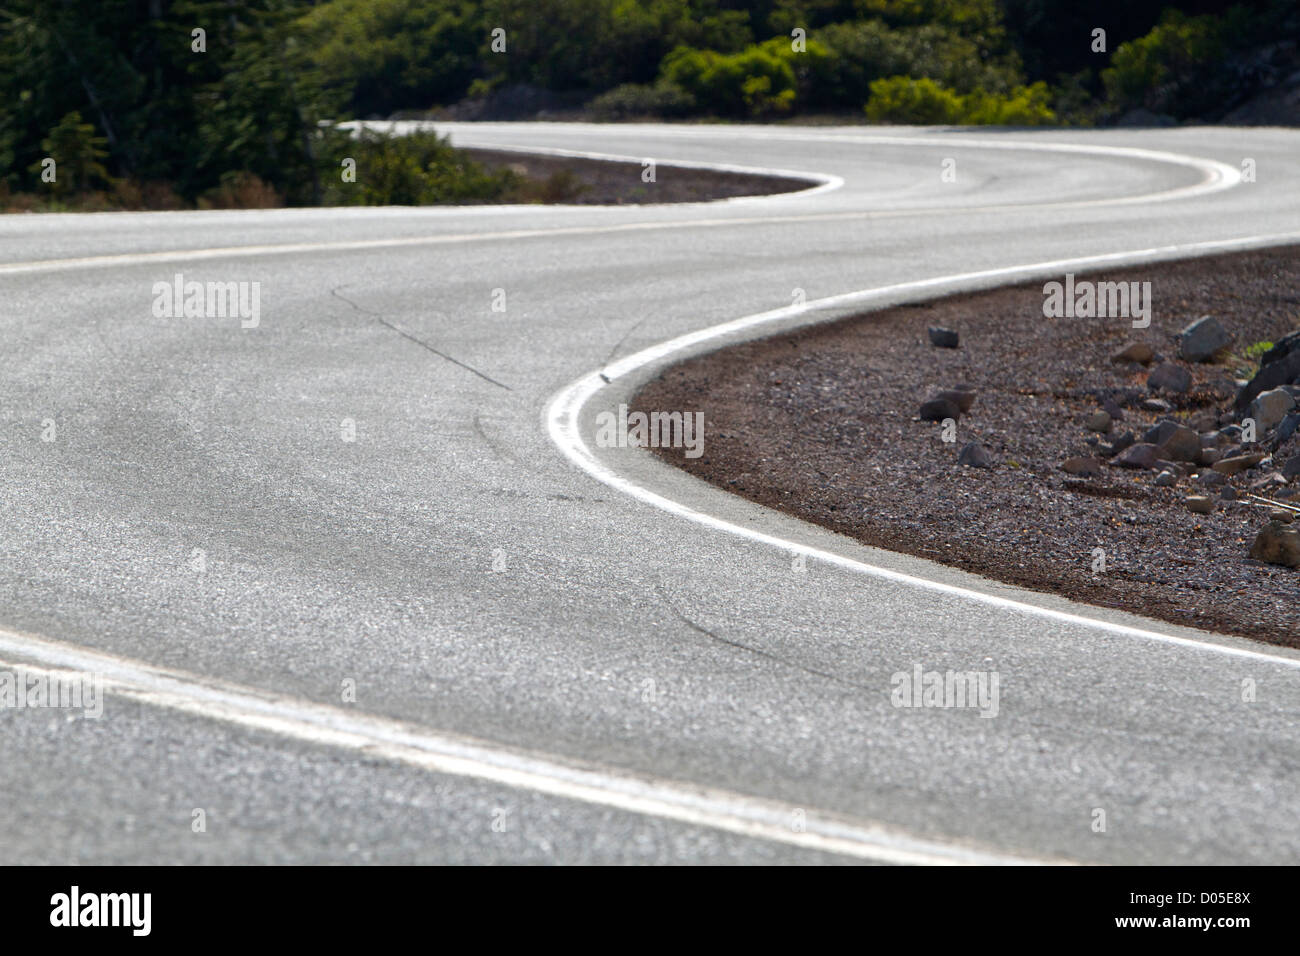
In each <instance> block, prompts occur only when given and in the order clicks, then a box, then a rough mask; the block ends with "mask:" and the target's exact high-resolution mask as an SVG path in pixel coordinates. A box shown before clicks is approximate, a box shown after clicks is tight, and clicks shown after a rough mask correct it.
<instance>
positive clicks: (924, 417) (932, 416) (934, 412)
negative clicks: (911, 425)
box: [921, 398, 961, 422]
mask: <svg viewBox="0 0 1300 956" xmlns="http://www.w3.org/2000/svg"><path fill="white" fill-rule="evenodd" d="M945 418H951V419H952V420H953V421H956V420H957V419H959V418H961V409H960V408H958V407H957V405H956V403H955V402H952V401H950V400H948V399H946V398H932V399H930V400H929V401H928V402H926V403H925V404H923V405H922V406H921V421H923V422H941V421H943V420H944V419H945Z"/></svg>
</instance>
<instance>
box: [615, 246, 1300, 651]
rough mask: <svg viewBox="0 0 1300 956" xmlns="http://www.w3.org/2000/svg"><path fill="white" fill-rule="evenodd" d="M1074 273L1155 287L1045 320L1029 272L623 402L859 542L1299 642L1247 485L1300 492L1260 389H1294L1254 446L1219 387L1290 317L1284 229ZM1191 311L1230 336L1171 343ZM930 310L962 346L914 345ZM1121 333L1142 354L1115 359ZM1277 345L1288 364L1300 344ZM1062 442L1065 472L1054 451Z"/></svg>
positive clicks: (696, 370)
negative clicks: (1111, 310) (688, 431)
mask: <svg viewBox="0 0 1300 956" xmlns="http://www.w3.org/2000/svg"><path fill="white" fill-rule="evenodd" d="M1064 278H1065V277H1064V276H1062V277H1060V279H1061V280H1062V281H1063V280H1064ZM1075 280H1076V282H1078V281H1080V280H1090V281H1096V282H1102V281H1123V282H1139V283H1142V282H1150V283H1151V287H1150V301H1151V303H1152V306H1153V307H1152V311H1151V317H1150V318H1151V321H1150V326H1149V328H1145V329H1140V328H1134V327H1133V325H1132V321H1131V320H1130V319H1129V318H1123V317H1111V318H1091V317H1090V318H1080V317H1060V318H1047V317H1045V316H1044V300H1045V298H1046V296H1045V293H1044V286H1043V283H1041V282H1036V283H1029V284H1024V285H1019V286H1014V287H1008V288H1002V289H997V290H992V291H988V292H981V293H976V294H969V295H959V296H953V297H949V298H945V299H941V300H938V301H934V302H929V303H924V304H919V305H912V306H902V307H898V308H892V309H888V310H884V311H880V312H874V313H868V314H865V315H859V316H853V317H850V318H847V319H843V320H840V321H837V322H834V323H830V324H827V325H824V326H819V327H816V328H810V329H805V330H802V331H799V332H796V333H792V334H786V335H780V336H776V337H772V338H767V339H763V340H760V341H755V342H751V343H746V344H744V345H741V346H737V347H733V348H729V349H725V350H723V351H720V352H715V353H713V354H710V355H705V356H701V357H698V358H695V359H691V360H688V361H686V362H683V363H681V364H679V365H676V366H674V367H672V368H670V369H669V370H667V371H666V372H665V373H664V374H663V375H662V376H660V377H659V378H657V379H656V380H654V381H652V382H650V383H648V384H647V385H646V386H645V387H644V388H643V389H642V390H641V392H640V393H639V394H638V396H637V397H636V399H635V402H634V403H633V408H634V410H640V411H643V412H646V413H651V412H655V411H702V412H703V413H704V416H705V418H704V421H705V432H704V434H705V440H704V444H703V454H702V455H700V456H699V457H696V458H688V457H686V456H685V455H684V453H683V450H682V449H680V448H677V449H674V448H660V449H656V450H655V453H656V454H659V455H660V456H661V457H663V458H664V459H665V460H666V461H669V462H671V463H672V464H674V465H676V466H678V467H681V468H684V469H685V470H687V471H689V472H691V473H692V474H694V475H696V476H697V477H700V478H702V479H704V480H706V481H709V482H711V483H713V484H715V485H718V486H720V487H722V488H724V489H726V490H728V491H731V492H733V493H735V494H739V495H742V496H744V497H746V498H748V499H750V500H752V501H755V502H758V503H759V504H762V505H765V506H768V507H772V508H776V509H778V510H781V511H784V512H786V513H789V514H792V515H795V516H797V517H799V518H802V519H804V520H807V521H811V522H813V523H814V524H818V525H821V526H823V527H826V528H829V529H831V530H834V531H837V532H840V533H842V534H846V535H848V536H850V537H853V538H856V539H857V540H860V541H863V542H865V543H867V544H870V545H874V546H877V547H882V548H886V549H889V550H893V551H899V552H904V553H907V554H913V555H917V556H920V557H925V558H929V559H931V560H935V561H940V562H942V563H944V564H948V565H952V566H955V567H959V568H962V569H964V570H967V571H972V572H975V573H978V574H981V575H984V576H986V577H989V578H993V579H996V580H999V581H1003V582H1007V583H1010V584H1015V585H1019V586H1022V587H1027V588H1031V589H1035V590H1040V591H1049V592H1054V593H1057V594H1062V595H1065V596H1067V597H1070V598H1073V599H1076V600H1079V601H1083V602H1087V603H1090V604H1094V605H1098V606H1103V607H1114V608H1123V609H1126V610H1130V611H1134V612H1137V613H1140V614H1144V615H1147V616H1150V617H1155V618H1160V619H1163V620H1166V621H1171V622H1174V623H1177V624H1181V625H1187V626H1192V627H1199V628H1204V629H1207V630H1213V631H1219V632H1224V633H1230V634H1238V635H1243V636H1247V637H1251V638H1255V639H1257V640H1260V641H1264V642H1268V643H1273V644H1279V645H1284V646H1288V647H1300V567H1294V566H1290V565H1289V564H1288V563H1276V562H1277V561H1278V560H1279V558H1278V554H1277V548H1276V547H1274V549H1273V552H1272V553H1271V554H1269V555H1266V554H1265V552H1264V551H1263V550H1261V549H1260V546H1259V544H1258V543H1257V539H1258V538H1259V537H1260V534H1261V531H1262V530H1265V529H1270V531H1269V533H1270V535H1271V537H1270V542H1272V543H1273V544H1274V545H1276V542H1277V541H1279V540H1280V541H1282V542H1283V543H1284V544H1286V543H1287V542H1293V541H1300V534H1297V532H1296V531H1295V529H1300V515H1297V516H1296V520H1295V522H1294V523H1290V522H1286V521H1283V520H1281V518H1282V516H1281V515H1280V514H1279V512H1280V511H1281V510H1283V509H1279V508H1277V507H1275V506H1271V505H1265V504H1261V503H1258V502H1253V501H1252V500H1251V499H1250V498H1248V497H1247V496H1248V495H1259V496H1261V497H1265V498H1269V499H1271V500H1273V501H1277V502H1283V503H1290V504H1292V505H1300V474H1298V473H1297V472H1300V432H1295V431H1292V433H1291V434H1289V435H1287V431H1288V430H1294V429H1295V428H1296V424H1297V421H1300V398H1297V396H1300V388H1296V387H1295V386H1294V385H1288V386H1286V388H1285V389H1278V390H1277V391H1279V392H1286V389H1290V392H1287V393H1286V394H1282V395H1280V396H1278V397H1279V398H1280V401H1282V402H1283V403H1286V402H1288V401H1289V399H1288V395H1290V396H1291V398H1294V399H1295V402H1294V403H1293V404H1294V407H1292V408H1291V409H1290V411H1289V413H1288V412H1283V415H1282V418H1281V420H1280V421H1278V422H1277V423H1276V424H1272V425H1269V426H1267V427H1265V426H1264V423H1263V422H1262V421H1261V427H1260V428H1258V429H1257V433H1256V435H1255V436H1254V437H1255V438H1256V441H1254V442H1250V441H1248V440H1246V439H1248V438H1249V437H1251V436H1250V433H1249V432H1246V433H1242V432H1241V431H1240V425H1241V424H1242V420H1243V418H1246V417H1249V415H1250V414H1251V413H1252V412H1253V411H1258V410H1259V406H1250V405H1247V404H1244V403H1243V404H1237V403H1236V401H1235V400H1237V399H1238V398H1239V396H1240V389H1241V383H1242V382H1245V381H1248V380H1250V379H1251V378H1252V376H1254V375H1255V374H1256V372H1257V370H1258V369H1259V359H1260V355H1261V354H1263V355H1264V358H1265V361H1268V362H1273V363H1275V360H1276V357H1277V353H1276V351H1275V352H1274V353H1273V356H1272V357H1270V356H1269V355H1267V354H1266V353H1265V350H1264V349H1263V348H1262V347H1261V346H1257V345H1256V344H1257V343H1260V342H1265V341H1267V342H1274V343H1276V342H1279V340H1281V339H1282V338H1283V337H1284V336H1286V335H1287V334H1288V333H1291V332H1293V331H1295V330H1296V329H1298V328H1300V246H1291V247H1284V248H1279V249H1271V250H1265V251H1258V252H1249V253H1241V254H1233V255H1224V256H1216V257H1212V258H1202V259H1195V260H1188V261H1184V262H1178V263H1166V264H1160V265H1154V266H1143V267H1140V268H1132V269H1126V270H1112V271H1108V272H1105V273H1091V274H1087V275H1084V274H1080V275H1078V276H1076V277H1075ZM1206 315H1209V316H1212V317H1213V319H1214V320H1215V321H1216V322H1217V323H1218V324H1219V325H1221V326H1222V328H1223V329H1224V330H1226V331H1227V333H1228V334H1229V335H1230V336H1231V341H1230V342H1229V343H1228V344H1227V345H1226V346H1225V347H1223V348H1220V349H1218V350H1217V351H1215V352H1214V353H1213V354H1212V355H1211V356H1209V357H1207V358H1205V359H1203V360H1199V361H1193V360H1190V358H1185V357H1182V355H1181V352H1182V351H1183V350H1189V351H1190V346H1191V344H1192V343H1191V342H1190V340H1188V341H1184V340H1180V339H1179V338H1178V335H1179V333H1180V330H1183V329H1185V328H1186V327H1187V326H1189V325H1190V324H1192V323H1195V322H1196V321H1197V320H1198V319H1199V318H1201V317H1203V316H1206ZM930 327H943V328H948V329H951V330H954V331H956V332H957V333H958V334H959V345H958V347H957V348H945V347H937V346H935V345H934V344H932V341H931V338H930V336H929V334H928V329H929V328H930ZM1202 331H1204V329H1202ZM1134 344H1138V345H1142V344H1145V345H1148V346H1150V349H1151V351H1152V352H1153V353H1154V357H1153V358H1151V359H1150V360H1149V361H1148V362H1146V363H1145V364H1144V363H1143V362H1140V361H1115V360H1114V357H1115V356H1116V355H1117V353H1120V352H1121V351H1123V350H1125V349H1126V347H1128V346H1130V345H1134ZM1252 345H1256V348H1254V349H1253V350H1252V349H1251V348H1250V347H1251V346H1252ZM1141 351H1142V350H1141V349H1140V348H1139V349H1137V350H1136V352H1137V353H1141ZM1140 357H1141V356H1140ZM1287 362H1289V363H1292V365H1294V364H1296V363H1300V350H1297V352H1296V353H1295V354H1294V355H1292V356H1290V357H1289V358H1288V359H1287ZM1162 367H1163V371H1157V370H1160V369H1161V368H1162ZM1288 368H1291V365H1288ZM1153 373H1155V382H1149V381H1148V379H1150V378H1151V377H1152V376H1153ZM1184 373H1186V374H1184ZM1274 377H1275V378H1276V375H1274ZM1180 379H1181V380H1182V381H1180ZM1262 380H1263V376H1262V375H1261V381H1262ZM1287 380H1288V381H1291V382H1300V376H1297V377H1296V378H1291V377H1290V372H1288V373H1287ZM1160 381H1165V382H1167V383H1168V384H1167V386H1166V387H1161V388H1153V387H1152V386H1153V385H1154V384H1156V383H1157V382H1160ZM959 386H965V387H968V388H970V389H973V390H974V393H975V400H974V402H973V404H971V405H970V407H969V409H968V410H967V411H964V412H963V411H961V410H960V408H957V406H958V404H959V403H960V396H956V395H950V396H948V397H947V398H948V400H949V401H951V402H952V403H953V404H952V405H947V406H945V405H939V406H937V407H938V408H939V413H938V415H937V416H933V417H937V418H938V420H934V421H926V420H923V418H922V416H921V415H920V412H921V408H922V405H923V404H925V403H927V401H929V400H932V399H938V398H940V393H941V392H942V391H944V390H950V389H955V388H957V387H959ZM1180 386H1185V389H1184V390H1180V388H1179V387H1180ZM1292 393H1294V394H1292ZM1261 401H1263V400H1261ZM1162 405H1163V406H1164V407H1162ZM954 408H956V410H957V411H958V414H957V415H956V416H955V417H954V418H952V421H951V423H950V424H947V425H945V423H944V422H943V420H942V418H943V417H949V416H947V415H944V414H943V412H945V411H952V410H953V409H954ZM1103 409H1109V412H1108V413H1107V416H1106V417H1109V418H1110V419H1111V421H1110V422H1106V421H1105V419H1104V418H1103V417H1102V416H1099V415H1098V413H1099V412H1101V411H1102V410H1103ZM928 411H930V412H934V407H932V408H930V409H928ZM1112 413H1113V414H1112ZM1162 422H1163V423H1165V424H1163V425H1162V424H1161V423H1162ZM1103 426H1104V427H1103ZM1189 430H1190V433H1189ZM945 439H947V440H945ZM1130 443H1131V444H1130ZM1189 443H1190V445H1191V447H1187V446H1188V445H1189ZM1180 445H1181V446H1183V447H1181V448H1180V447H1179V446H1180ZM1196 445H1200V446H1201V447H1200V449H1197V448H1196V447H1195V446H1196ZM975 446H978V447H977V448H976V447H975ZM981 453H982V454H981ZM1070 459H1075V461H1074V462H1072V463H1071V468H1072V469H1073V470H1075V471H1076V473H1074V474H1071V473H1069V472H1067V471H1066V470H1063V468H1062V466H1063V465H1064V464H1065V463H1066V462H1067V460H1070ZM972 461H973V462H975V464H968V463H966V462H972ZM1189 499H1198V500H1196V501H1189ZM1193 509H1201V510H1199V511H1198V510H1193ZM1271 515H1276V516H1277V517H1276V518H1273V519H1271V517H1270V516H1271ZM1293 535H1294V537H1292V536H1293ZM1287 546H1289V545H1287ZM1252 550H1253V551H1254V553H1255V554H1256V557H1252V556H1251V554H1252ZM1284 550H1285V549H1284ZM1293 553H1294V552H1293ZM1284 558H1285V555H1284Z"/></svg>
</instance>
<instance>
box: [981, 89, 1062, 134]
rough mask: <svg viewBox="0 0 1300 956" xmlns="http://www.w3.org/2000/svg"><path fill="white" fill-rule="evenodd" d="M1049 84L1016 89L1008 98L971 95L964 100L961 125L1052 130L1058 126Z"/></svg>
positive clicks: (990, 95)
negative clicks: (1036, 127) (1044, 127)
mask: <svg viewBox="0 0 1300 956" xmlns="http://www.w3.org/2000/svg"><path fill="white" fill-rule="evenodd" d="M1051 96H1052V94H1051V91H1050V90H1048V88H1047V84H1046V83H1035V84H1034V85H1033V86H1017V87H1016V88H1015V89H1013V90H1012V91H1011V92H1010V93H1008V94H1007V95H1006V96H997V95H994V94H990V93H969V94H967V95H966V96H965V97H963V98H962V118H961V122H962V123H970V124H974V125H978V126H1050V125H1052V124H1053V123H1056V122H1057V116H1056V113H1054V112H1053V111H1052V107H1051V105H1050V103H1051Z"/></svg>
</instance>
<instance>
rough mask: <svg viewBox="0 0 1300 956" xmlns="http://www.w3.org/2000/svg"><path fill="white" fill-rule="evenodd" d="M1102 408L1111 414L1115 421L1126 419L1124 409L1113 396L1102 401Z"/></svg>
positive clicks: (1111, 418)
mask: <svg viewBox="0 0 1300 956" xmlns="http://www.w3.org/2000/svg"><path fill="white" fill-rule="evenodd" d="M1101 410H1102V411H1103V412H1105V413H1106V414H1107V415H1109V416H1110V420H1111V421H1113V422H1122V421H1123V420H1124V409H1122V408H1120V407H1119V402H1117V401H1115V400H1114V399H1113V398H1108V399H1106V400H1105V401H1104V402H1102V403H1101Z"/></svg>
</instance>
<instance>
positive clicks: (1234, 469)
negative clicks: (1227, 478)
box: [1214, 452, 1264, 475]
mask: <svg viewBox="0 0 1300 956" xmlns="http://www.w3.org/2000/svg"><path fill="white" fill-rule="evenodd" d="M1263 460H1264V456H1263V455H1261V454H1260V453H1259V452H1253V453H1251V454H1249V455H1233V456H1232V457H1231V458H1224V459H1222V460H1221V461H1216V462H1215V463H1214V470H1215V471H1217V472H1220V473H1222V474H1225V475H1235V474H1238V473H1240V472H1243V471H1245V470H1246V469H1247V468H1253V467H1254V466H1255V465H1258V464H1259V463H1260V462H1261V461H1263Z"/></svg>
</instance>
